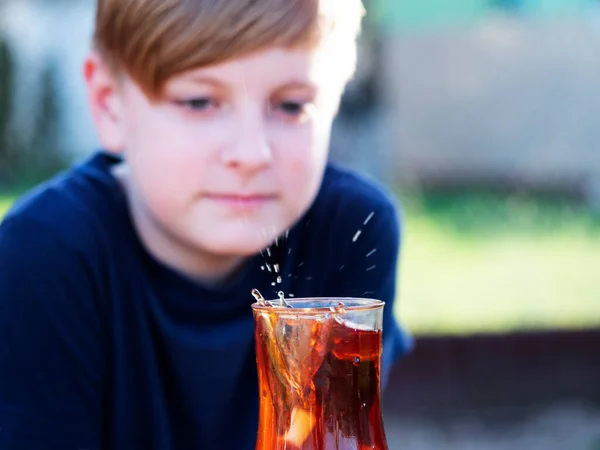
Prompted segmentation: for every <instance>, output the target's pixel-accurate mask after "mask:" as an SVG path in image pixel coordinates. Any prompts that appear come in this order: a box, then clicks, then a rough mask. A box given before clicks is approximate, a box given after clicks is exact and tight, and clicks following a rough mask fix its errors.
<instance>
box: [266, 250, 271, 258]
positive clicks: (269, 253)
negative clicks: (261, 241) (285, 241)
mask: <svg viewBox="0 0 600 450" xmlns="http://www.w3.org/2000/svg"><path fill="white" fill-rule="evenodd" d="M267 255H269V258H270V257H271V248H270V247H267Z"/></svg>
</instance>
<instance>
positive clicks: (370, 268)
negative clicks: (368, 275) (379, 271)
mask: <svg viewBox="0 0 600 450" xmlns="http://www.w3.org/2000/svg"><path fill="white" fill-rule="evenodd" d="M375 267H377V266H371V267H368V268H367V270H366V271H367V272H370V271H371V270H373V269H374V268H375Z"/></svg>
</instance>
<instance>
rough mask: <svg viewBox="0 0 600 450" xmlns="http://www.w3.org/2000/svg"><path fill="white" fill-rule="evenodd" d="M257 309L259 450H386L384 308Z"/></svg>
mask: <svg viewBox="0 0 600 450" xmlns="http://www.w3.org/2000/svg"><path fill="white" fill-rule="evenodd" d="M286 303H287V306H281V302H280V300H275V301H266V302H265V301H259V302H256V303H254V304H253V305H252V309H253V313H254V323H255V337H256V362H257V368H258V381H259V394H260V413H259V426H258V435H257V442H256V450H284V449H285V450H334V449H335V450H363V449H364V450H366V449H371V450H373V449H374V450H387V449H388V446H387V443H386V437H385V431H384V426H383V417H382V410H381V384H380V366H381V352H382V322H383V308H384V305H385V304H384V302H382V301H380V300H370V299H358V298H306V299H294V300H286Z"/></svg>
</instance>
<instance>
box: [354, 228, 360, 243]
mask: <svg viewBox="0 0 600 450" xmlns="http://www.w3.org/2000/svg"><path fill="white" fill-rule="evenodd" d="M361 233H362V230H357V231H356V233H355V234H354V237H353V238H352V242H356V241H357V240H358V237H359V236H360V234H361Z"/></svg>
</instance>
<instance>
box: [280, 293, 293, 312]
mask: <svg viewBox="0 0 600 450" xmlns="http://www.w3.org/2000/svg"><path fill="white" fill-rule="evenodd" d="M277 296H278V297H279V306H285V307H286V308H291V307H292V305H290V304H289V303H288V302H286V301H285V294H284V293H283V291H279V292H278V293H277Z"/></svg>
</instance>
